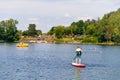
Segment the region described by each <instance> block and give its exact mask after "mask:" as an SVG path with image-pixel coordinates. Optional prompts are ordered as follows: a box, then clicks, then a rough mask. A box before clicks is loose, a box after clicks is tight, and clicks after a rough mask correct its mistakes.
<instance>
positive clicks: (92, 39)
mask: <svg viewBox="0 0 120 80" xmlns="http://www.w3.org/2000/svg"><path fill="white" fill-rule="evenodd" d="M81 42H82V43H98V38H97V37H94V36H87V37H85V38H83V40H82V41H81Z"/></svg>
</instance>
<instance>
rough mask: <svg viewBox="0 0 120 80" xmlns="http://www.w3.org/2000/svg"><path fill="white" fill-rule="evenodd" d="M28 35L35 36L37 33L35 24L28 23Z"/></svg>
mask: <svg viewBox="0 0 120 80" xmlns="http://www.w3.org/2000/svg"><path fill="white" fill-rule="evenodd" d="M28 35H29V36H32V37H35V35H37V32H36V25H35V24H29V27H28Z"/></svg>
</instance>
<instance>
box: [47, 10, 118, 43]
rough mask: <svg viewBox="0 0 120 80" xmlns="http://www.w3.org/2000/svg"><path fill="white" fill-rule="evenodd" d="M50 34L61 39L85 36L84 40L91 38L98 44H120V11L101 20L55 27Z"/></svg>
mask: <svg viewBox="0 0 120 80" xmlns="http://www.w3.org/2000/svg"><path fill="white" fill-rule="evenodd" d="M48 34H51V35H52V34H54V35H55V36H56V37H57V38H59V39H60V38H64V37H66V36H72V37H75V36H76V35H79V36H83V35H84V36H86V37H84V38H88V37H89V38H90V39H88V40H91V37H92V38H93V39H95V40H96V42H115V43H120V9H118V10H117V11H113V12H110V13H108V14H105V15H104V16H103V17H102V18H101V19H100V18H98V19H97V20H95V19H92V20H90V19H88V20H86V21H83V20H79V21H78V22H73V23H72V24H71V25H70V26H67V27H66V26H54V27H52V28H51V29H50V31H49V32H48Z"/></svg>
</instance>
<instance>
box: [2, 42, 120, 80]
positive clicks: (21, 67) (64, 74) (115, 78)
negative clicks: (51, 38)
mask: <svg viewBox="0 0 120 80" xmlns="http://www.w3.org/2000/svg"><path fill="white" fill-rule="evenodd" d="M16 44H17V43H0V80H119V79H120V46H103V45H80V46H81V47H82V49H83V54H82V63H84V64H86V67H85V68H76V67H73V66H72V65H71V62H72V59H73V58H74V56H75V49H76V47H77V46H78V44H45V43H39V44H29V47H28V48H17V47H16Z"/></svg>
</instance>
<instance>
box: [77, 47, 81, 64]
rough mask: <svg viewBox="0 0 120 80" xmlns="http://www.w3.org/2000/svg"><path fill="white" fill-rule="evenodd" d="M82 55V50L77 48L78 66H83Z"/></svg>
mask: <svg viewBox="0 0 120 80" xmlns="http://www.w3.org/2000/svg"><path fill="white" fill-rule="evenodd" d="M81 55H82V49H81V48H80V46H77V48H76V57H75V60H76V63H77V64H81V61H82V60H81Z"/></svg>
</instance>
